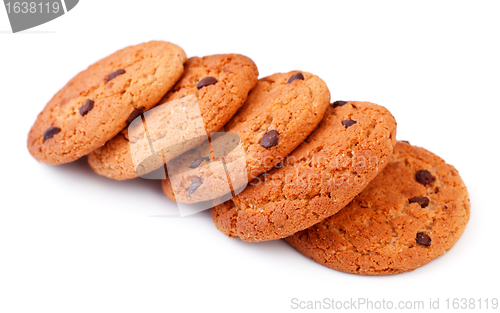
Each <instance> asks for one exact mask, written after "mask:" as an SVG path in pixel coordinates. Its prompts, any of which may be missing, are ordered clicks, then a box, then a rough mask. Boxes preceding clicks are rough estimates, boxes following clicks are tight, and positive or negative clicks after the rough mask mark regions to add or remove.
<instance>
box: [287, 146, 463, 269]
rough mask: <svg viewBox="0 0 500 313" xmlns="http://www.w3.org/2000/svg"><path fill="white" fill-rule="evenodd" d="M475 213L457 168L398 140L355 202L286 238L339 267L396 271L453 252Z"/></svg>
mask: <svg viewBox="0 0 500 313" xmlns="http://www.w3.org/2000/svg"><path fill="white" fill-rule="evenodd" d="M469 216H470V202H469V196H468V193H467V189H466V187H465V185H464V183H463V181H462V179H461V178H460V176H459V174H458V171H457V170H456V169H455V168H454V167H453V166H451V165H448V164H446V163H445V162H444V161H443V160H442V159H441V158H439V157H438V156H436V155H434V154H432V153H431V152H429V151H427V150H425V149H423V148H419V147H414V146H411V145H410V144H408V143H404V142H398V143H397V145H396V147H395V149H394V154H393V156H392V159H391V161H390V163H389V164H388V165H387V167H386V168H385V169H384V170H383V171H382V172H381V173H380V174H379V175H378V176H377V177H376V178H375V179H374V180H373V181H372V182H371V183H370V184H369V185H368V187H366V189H365V190H363V192H361V193H360V194H359V195H358V196H356V198H354V200H353V201H352V202H351V203H349V205H347V206H346V207H345V208H344V209H342V210H341V211H340V212H339V213H337V214H335V215H333V216H331V217H329V218H327V219H325V220H324V221H322V222H320V223H318V224H316V225H314V226H313V227H311V228H308V229H306V230H303V231H300V232H298V233H296V234H294V235H292V236H290V237H288V238H286V241H287V242H289V243H290V244H291V245H292V246H294V247H295V248H296V249H297V250H298V251H299V252H300V253H302V254H304V255H305V256H307V257H309V258H311V259H313V260H314V261H316V262H318V263H319V264H322V265H324V266H328V267H330V268H333V269H336V270H339V271H343V272H348V273H355V274H361V275H387V274H397V273H403V272H407V271H412V270H414V269H416V268H418V267H420V266H422V265H424V264H426V263H428V262H430V261H432V260H433V259H435V258H437V257H439V256H441V255H442V254H444V253H445V252H446V251H448V250H449V249H451V248H452V247H453V245H454V244H455V243H456V242H457V240H458V239H459V238H460V236H461V235H462V233H463V232H464V229H465V226H466V225H467V222H468V220H469Z"/></svg>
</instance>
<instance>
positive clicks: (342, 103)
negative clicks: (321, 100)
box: [333, 100, 347, 108]
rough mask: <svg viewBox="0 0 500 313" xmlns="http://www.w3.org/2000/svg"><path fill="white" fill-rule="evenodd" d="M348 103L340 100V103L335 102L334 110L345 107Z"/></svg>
mask: <svg viewBox="0 0 500 313" xmlns="http://www.w3.org/2000/svg"><path fill="white" fill-rule="evenodd" d="M346 103H347V101H340V100H339V101H335V102H334V103H333V107H334V108H336V107H341V106H343V105H344V104H346Z"/></svg>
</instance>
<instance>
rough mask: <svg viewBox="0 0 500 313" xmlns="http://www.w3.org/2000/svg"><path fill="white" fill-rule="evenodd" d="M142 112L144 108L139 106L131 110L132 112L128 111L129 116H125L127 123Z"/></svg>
mask: <svg viewBox="0 0 500 313" xmlns="http://www.w3.org/2000/svg"><path fill="white" fill-rule="evenodd" d="M142 113H144V108H139V109H135V110H134V111H132V113H130V115H129V117H128V118H127V124H130V123H132V121H133V120H135V118H136V117H138V116H139V115H141V114H142Z"/></svg>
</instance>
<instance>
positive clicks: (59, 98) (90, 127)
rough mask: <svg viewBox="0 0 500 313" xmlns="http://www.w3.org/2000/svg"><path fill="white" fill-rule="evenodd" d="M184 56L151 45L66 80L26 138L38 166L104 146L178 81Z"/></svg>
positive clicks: (161, 45)
mask: <svg viewBox="0 0 500 313" xmlns="http://www.w3.org/2000/svg"><path fill="white" fill-rule="evenodd" d="M186 59H187V58H186V54H185V53H184V51H183V50H182V49H181V48H180V47H178V46H176V45H174V44H172V43H168V42H163V41H151V42H147V43H143V44H139V45H136V46H131V47H127V48H124V49H122V50H119V51H117V52H115V53H113V54H112V55H110V56H108V57H106V58H104V59H102V60H100V61H98V62H97V63H95V64H93V65H91V66H90V67H89V68H87V69H86V70H84V71H82V72H80V73H79V74H78V75H76V76H75V77H74V78H73V79H71V80H70V81H69V82H68V83H67V84H66V86H64V87H63V88H62V89H61V90H60V91H59V92H58V93H57V94H56V95H55V96H54V97H53V98H52V99H51V100H50V101H49V103H48V104H47V105H46V106H45V108H44V110H43V111H42V112H41V113H40V114H39V115H38V117H37V119H36V121H35V123H34V125H33V127H32V128H31V130H30V132H29V134H28V150H29V152H30V153H31V155H32V156H33V157H34V158H35V159H37V160H38V161H40V162H42V163H46V164H52V165H57V164H63V163H67V162H71V161H74V160H76V159H78V158H80V157H82V156H84V155H87V154H88V153H90V152H92V151H93V150H95V149H97V148H99V147H101V146H102V145H104V144H105V143H106V142H107V141H108V140H110V139H111V138H113V137H114V136H115V135H116V134H118V133H119V132H120V131H121V130H122V129H123V128H125V127H126V126H127V121H128V120H129V119H130V117H131V116H132V117H133V116H134V115H137V112H142V111H144V110H148V109H150V108H152V107H153V106H154V105H155V104H156V103H158V101H159V100H160V99H161V98H162V97H163V96H164V95H165V94H166V93H167V91H168V90H170V89H171V88H172V87H173V86H174V84H175V82H176V81H177V80H178V79H179V78H180V77H181V75H182V73H183V71H184V67H183V64H184V62H185V61H186Z"/></svg>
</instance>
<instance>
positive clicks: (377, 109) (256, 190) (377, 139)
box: [211, 101, 396, 241]
mask: <svg viewBox="0 0 500 313" xmlns="http://www.w3.org/2000/svg"><path fill="white" fill-rule="evenodd" d="M395 138H396V121H395V119H394V117H393V116H392V115H391V113H390V112H389V111H388V110H387V109H385V108H384V107H381V106H378V105H376V104H373V103H368V102H357V101H349V102H345V101H337V102H334V104H333V105H331V106H329V108H328V109H327V111H326V113H325V116H324V117H323V120H322V122H321V124H320V125H319V127H318V128H317V129H316V130H315V131H314V132H313V133H312V134H311V135H310V136H309V137H308V138H307V139H306V140H305V141H304V142H303V143H302V144H301V145H299V147H297V149H296V150H294V151H293V152H292V153H291V154H290V155H289V156H288V157H287V158H286V159H285V161H284V162H283V164H280V165H279V166H278V167H279V168H275V169H273V170H271V171H269V172H267V173H264V174H262V175H260V176H259V177H257V178H256V179H254V180H253V181H252V182H251V183H250V185H249V186H248V187H247V188H246V189H245V190H243V192H241V193H240V194H239V195H237V196H236V197H234V198H232V199H231V200H229V201H227V202H225V203H223V204H220V205H218V206H216V207H214V208H212V209H211V212H212V218H213V221H214V223H215V225H216V227H217V228H218V229H219V230H220V231H222V232H223V233H224V234H226V235H228V236H230V237H240V238H241V239H242V240H244V241H265V240H271V239H279V238H284V237H288V236H290V235H292V234H294V233H296V232H298V231H300V230H303V229H306V228H308V227H310V226H312V225H314V224H316V223H318V222H320V221H321V220H323V219H325V218H327V217H329V216H331V215H333V214H335V213H337V212H338V211H339V210H340V209H341V208H343V207H344V206H346V205H347V204H348V203H349V202H350V201H351V200H352V199H353V198H354V197H355V196H356V195H357V194H358V193H360V192H361V191H362V190H363V189H364V188H365V187H366V186H367V185H368V183H369V182H370V181H371V180H372V179H373V178H375V176H376V175H377V174H378V173H379V172H380V171H381V170H382V169H383V168H384V167H385V166H386V165H387V163H388V161H389V158H390V156H391V154H392V151H393V148H394V145H395V144H396V139H395Z"/></svg>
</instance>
